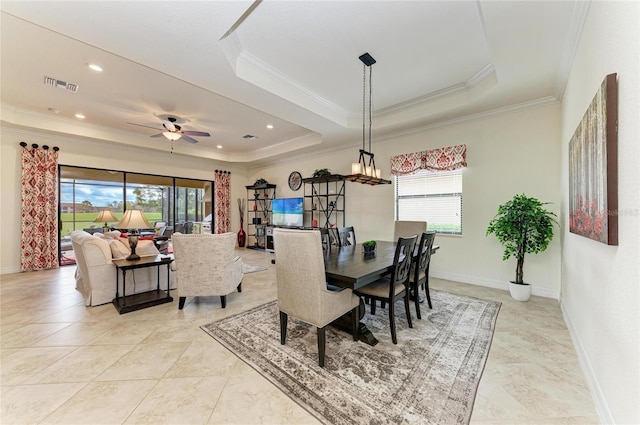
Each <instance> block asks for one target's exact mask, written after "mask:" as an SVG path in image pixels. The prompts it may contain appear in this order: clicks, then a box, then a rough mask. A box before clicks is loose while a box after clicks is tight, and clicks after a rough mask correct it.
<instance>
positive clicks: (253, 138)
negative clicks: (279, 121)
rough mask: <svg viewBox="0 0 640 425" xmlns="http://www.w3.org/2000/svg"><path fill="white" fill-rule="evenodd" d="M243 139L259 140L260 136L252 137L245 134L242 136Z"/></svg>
mask: <svg viewBox="0 0 640 425" xmlns="http://www.w3.org/2000/svg"><path fill="white" fill-rule="evenodd" d="M242 138H243V139H244V140H255V139H257V138H258V136H254V135H252V134H245V135H244V136H242Z"/></svg>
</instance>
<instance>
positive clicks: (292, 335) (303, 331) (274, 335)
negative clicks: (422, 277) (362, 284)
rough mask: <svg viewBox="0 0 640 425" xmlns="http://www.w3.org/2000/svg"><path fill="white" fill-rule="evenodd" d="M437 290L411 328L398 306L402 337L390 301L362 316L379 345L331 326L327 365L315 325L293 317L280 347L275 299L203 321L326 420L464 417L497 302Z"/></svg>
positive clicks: (456, 420) (444, 420)
mask: <svg viewBox="0 0 640 425" xmlns="http://www.w3.org/2000/svg"><path fill="white" fill-rule="evenodd" d="M431 298H432V301H433V305H434V310H429V309H428V307H427V306H423V307H422V309H421V311H422V320H417V319H416V318H414V320H413V323H414V325H413V326H414V327H413V329H410V328H409V327H408V326H407V322H406V317H405V314H404V305H403V304H402V302H399V303H398V304H397V305H396V320H397V322H396V323H397V330H398V345H394V344H393V343H392V342H391V335H390V331H389V319H388V312H387V311H386V309H380V308H379V309H377V311H376V316H371V315H370V314H366V315H365V317H364V318H363V322H364V323H365V324H366V325H367V327H368V328H369V330H371V331H372V332H373V333H374V335H375V336H376V337H377V338H378V340H379V341H380V342H379V343H378V344H377V345H376V346H374V347H371V346H369V345H366V344H364V343H362V342H354V341H353V339H352V337H351V336H350V335H348V334H346V333H344V332H342V331H339V330H337V329H334V328H332V327H328V328H327V345H326V360H325V368H324V369H323V368H320V367H319V366H318V350H317V339H316V329H315V327H312V326H310V325H307V324H306V323H303V322H300V321H298V320H295V319H294V318H292V317H289V326H288V333H287V343H286V345H284V346H283V345H280V324H279V315H278V307H277V303H276V302H275V301H273V302H271V303H268V304H265V305H262V306H260V307H256V308H254V309H252V310H250V311H247V312H244V313H240V314H237V315H235V316H231V317H228V318H225V319H222V320H220V321H217V322H213V323H210V324H208V325H205V326H202V329H203V330H204V331H205V332H207V333H208V334H209V335H211V336H212V337H213V338H215V339H216V340H218V341H219V342H220V343H221V344H223V345H224V346H225V347H227V348H228V349H229V350H230V351H232V352H233V353H234V354H236V355H237V356H238V357H240V358H241V359H242V360H244V361H245V362H246V363H248V364H249V365H250V366H252V367H253V368H254V369H256V370H257V371H258V372H260V373H261V374H262V375H264V376H265V377H266V378H267V379H269V380H270V381H271V382H273V383H274V384H275V385H276V386H278V387H279V388H280V389H281V390H282V391H283V392H284V393H285V394H287V395H288V396H289V397H291V398H292V399H293V400H295V401H296V402H297V403H298V404H300V405H301V406H302V407H304V408H305V409H307V410H308V411H309V412H311V413H312V414H313V415H314V416H315V417H317V418H318V419H319V420H320V421H321V422H323V423H326V424H363V425H364V424H367V425H369V424H390V423H394V424H467V423H469V420H470V418H471V411H472V409H473V402H474V400H475V395H476V390H477V387H478V383H479V382H480V377H481V375H482V371H483V369H484V365H485V362H486V359H487V355H488V354H489V347H490V346H491V339H492V337H493V331H494V327H495V322H496V318H497V316H498V311H499V309H500V303H497V302H488V301H483V300H479V299H475V298H470V297H464V296H459V295H454V294H450V293H447V292H441V291H436V290H431ZM368 307H369V306H367V312H368V311H369V308H368ZM413 308H414V307H413V305H412V312H413V313H414V315H413V316H415V310H413Z"/></svg>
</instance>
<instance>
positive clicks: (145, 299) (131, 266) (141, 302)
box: [113, 255, 173, 314]
mask: <svg viewBox="0 0 640 425" xmlns="http://www.w3.org/2000/svg"><path fill="white" fill-rule="evenodd" d="M172 262H173V257H172V256H166V255H157V256H155V257H142V258H140V259H139V260H135V261H129V260H113V264H114V265H115V266H116V297H115V298H114V299H113V305H114V306H115V308H116V310H118V313H120V314H124V313H129V312H131V311H136V310H140V309H143V308H147V307H152V306H154V305H159V304H164V303H170V302H172V301H173V298H172V297H171V294H170V291H171V289H170V288H171V282H170V276H169V274H170V273H171V269H170V267H171V263H172ZM162 265H166V266H167V291H166V292H165V291H163V290H161V289H160V267H161V266H162ZM154 266H155V267H157V271H158V286H157V288H156V289H155V290H151V291H147V292H141V293H138V294H131V295H125V294H126V293H127V270H135V269H142V268H145V267H154ZM120 270H122V296H120V293H119V289H120V273H118V272H119V271H120Z"/></svg>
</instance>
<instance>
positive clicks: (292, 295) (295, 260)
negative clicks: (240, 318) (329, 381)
mask: <svg viewBox="0 0 640 425" xmlns="http://www.w3.org/2000/svg"><path fill="white" fill-rule="evenodd" d="M273 242H274V245H275V246H274V248H275V253H276V273H277V286H278V309H279V310H280V343H281V344H283V345H284V343H285V341H286V337H287V318H288V316H289V315H291V316H293V317H295V318H297V319H299V320H302V321H303V322H306V323H309V324H311V325H313V326H316V327H317V334H318V363H319V365H320V367H324V358H325V327H326V326H327V325H328V324H329V323H331V322H333V321H334V320H335V319H337V318H338V317H340V316H342V315H344V314H346V313H348V312H350V311H351V315H352V316H351V324H352V333H353V339H354V341H355V340H357V337H358V326H359V323H358V321H359V320H360V315H359V305H360V299H359V298H358V297H357V296H356V295H354V294H353V292H352V291H351V289H343V290H339V291H331V290H329V289H327V281H326V276H325V271H324V257H323V254H322V242H321V239H320V232H318V231H314V230H292V229H280V228H276V229H274V230H273Z"/></svg>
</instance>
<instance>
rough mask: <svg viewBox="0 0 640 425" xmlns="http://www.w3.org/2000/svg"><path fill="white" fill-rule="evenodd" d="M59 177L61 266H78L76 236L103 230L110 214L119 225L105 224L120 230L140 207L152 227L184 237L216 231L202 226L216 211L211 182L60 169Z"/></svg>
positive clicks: (67, 167) (89, 169) (77, 168)
mask: <svg viewBox="0 0 640 425" xmlns="http://www.w3.org/2000/svg"><path fill="white" fill-rule="evenodd" d="M59 176H60V181H59V189H60V212H59V235H60V236H59V237H60V263H61V264H73V263H75V255H73V254H74V253H73V249H72V247H71V240H70V235H71V232H72V231H74V230H85V231H87V232H89V233H95V232H102V231H103V230H102V229H103V227H105V222H97V221H96V219H97V218H98V215H99V214H100V213H101V212H102V211H110V212H111V213H113V218H115V220H116V221H112V222H106V226H107V227H111V226H115V225H116V224H117V222H118V221H120V218H121V217H122V214H123V213H124V211H125V210H126V209H130V208H135V209H140V210H142V211H143V213H144V215H145V217H146V218H147V220H148V221H149V223H150V224H151V225H152V226H153V227H155V223H157V222H163V223H165V225H167V226H173V227H175V226H179V228H180V230H181V231H182V232H183V233H185V232H186V233H191V232H192V231H193V230H194V229H197V230H198V231H202V230H201V229H203V228H204V229H213V228H214V226H206V225H205V226H202V222H203V221H205V220H206V219H208V220H211V211H213V202H212V197H211V193H213V182H211V181H206V180H195V179H184V178H177V177H169V176H156V175H150V174H140V173H126V172H121V171H112V170H102V169H95V168H84V167H72V166H66V165H61V166H60V170H59ZM187 230H188V231H187ZM209 231H211V230H209Z"/></svg>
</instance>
